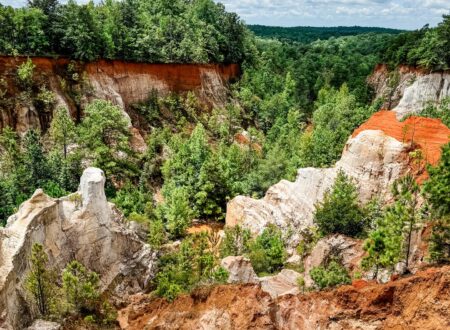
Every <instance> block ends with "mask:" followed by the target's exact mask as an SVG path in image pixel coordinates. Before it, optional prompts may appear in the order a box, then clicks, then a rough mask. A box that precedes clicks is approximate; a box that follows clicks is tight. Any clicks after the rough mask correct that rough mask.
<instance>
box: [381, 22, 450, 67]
mask: <svg viewBox="0 0 450 330" xmlns="http://www.w3.org/2000/svg"><path fill="white" fill-rule="evenodd" d="M449 36H450V16H449V15H443V21H442V22H441V23H439V24H438V26H437V27H436V28H429V26H428V25H425V26H424V27H423V28H422V29H420V30H417V31H411V32H405V33H402V34H400V35H398V36H397V37H396V38H394V39H393V40H392V41H391V42H390V43H389V45H388V47H387V49H386V52H385V54H384V56H383V60H384V61H385V62H388V63H389V64H390V65H391V67H396V66H398V65H399V64H408V65H413V66H421V67H424V68H426V69H429V70H446V69H448V68H449V67H450V41H449V40H450V38H449Z"/></svg>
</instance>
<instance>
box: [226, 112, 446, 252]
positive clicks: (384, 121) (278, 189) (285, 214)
mask: <svg viewBox="0 0 450 330" xmlns="http://www.w3.org/2000/svg"><path fill="white" fill-rule="evenodd" d="M449 136H450V129H449V128H448V127H446V126H445V125H444V124H442V122H441V121H440V120H437V119H431V118H420V117H411V118H409V119H408V120H406V121H405V122H400V121H398V120H397V118H396V116H395V113H394V112H391V111H381V112H378V113H375V114H374V115H373V116H372V117H371V118H370V119H369V120H368V121H367V122H366V123H364V124H363V125H361V127H359V128H358V129H357V130H355V132H354V133H353V135H352V136H351V137H350V138H349V140H348V141H347V144H346V145H345V147H344V151H343V153H342V157H341V159H340V160H339V161H338V162H337V163H336V165H335V166H334V167H332V168H321V169H318V168H303V169H299V170H298V175H297V179H296V181H294V182H289V181H286V180H283V181H281V182H279V183H278V184H276V185H274V186H272V187H271V188H269V190H268V191H267V193H266V195H265V197H264V198H263V199H260V200H255V199H253V198H250V197H246V196H238V197H236V198H234V199H232V200H231V201H230V202H229V203H228V207H227V214H226V225H227V226H235V225H237V224H241V225H242V226H244V227H245V228H248V229H250V230H251V231H252V232H253V233H254V234H258V233H261V232H262V231H263V229H264V228H265V227H266V226H267V225H268V224H270V223H272V224H276V225H277V226H279V227H280V228H281V229H282V230H283V232H285V233H287V232H289V229H294V234H293V235H292V236H291V237H289V242H288V243H289V245H290V247H292V248H293V247H295V246H296V245H297V244H298V242H299V239H300V237H299V235H298V233H299V232H300V231H301V230H302V229H304V228H307V227H309V226H311V225H313V214H314V210H315V204H316V203H318V202H320V201H322V198H323V195H324V193H325V191H327V190H328V189H330V187H331V186H332V184H333V183H334V180H335V178H336V175H337V173H338V171H343V172H344V173H346V174H347V175H348V176H350V177H351V178H353V180H354V183H355V184H356V186H357V189H358V192H359V197H360V201H361V202H363V203H364V202H367V201H369V200H370V199H371V198H372V197H374V196H379V197H381V198H382V199H384V200H385V201H389V199H390V189H391V185H392V183H393V182H394V181H395V180H396V179H398V178H400V177H402V176H403V175H405V174H406V173H412V174H413V175H416V176H417V178H418V181H419V182H420V181H422V180H424V179H425V178H426V176H427V174H426V171H425V165H426V164H427V163H431V164H436V163H437V162H438V161H439V158H440V155H441V147H442V145H444V144H446V143H448V142H449V141H450V140H449ZM417 149H420V150H422V155H423V159H422V160H420V161H419V162H417V160H415V159H411V156H410V152H411V151H412V150H417ZM291 251H292V250H291Z"/></svg>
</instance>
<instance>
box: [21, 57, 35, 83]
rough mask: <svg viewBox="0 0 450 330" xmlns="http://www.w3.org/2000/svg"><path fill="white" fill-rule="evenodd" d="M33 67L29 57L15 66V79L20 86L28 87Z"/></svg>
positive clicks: (31, 79)
mask: <svg viewBox="0 0 450 330" xmlns="http://www.w3.org/2000/svg"><path fill="white" fill-rule="evenodd" d="M35 67H36V66H35V65H34V64H33V61H31V59H30V58H28V59H27V61H26V62H23V63H22V64H20V65H19V66H18V67H17V79H18V80H19V83H20V85H21V86H22V87H24V88H30V87H31V86H32V84H33V72H34V68H35Z"/></svg>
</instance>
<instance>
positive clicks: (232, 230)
mask: <svg viewBox="0 0 450 330" xmlns="http://www.w3.org/2000/svg"><path fill="white" fill-rule="evenodd" d="M224 232H225V237H224V239H223V240H222V243H221V245H220V256H221V257H222V258H225V257H228V256H242V255H244V254H247V253H249V252H250V247H249V245H250V239H251V233H250V231H249V230H248V229H244V228H242V227H241V226H239V225H236V226H234V227H226V228H225V230H224Z"/></svg>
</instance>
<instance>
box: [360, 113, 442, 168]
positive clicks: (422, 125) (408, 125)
mask: <svg viewBox="0 0 450 330" xmlns="http://www.w3.org/2000/svg"><path fill="white" fill-rule="evenodd" d="M365 130H381V131H383V132H384V133H385V134H386V135H388V136H391V137H393V138H395V139H397V140H398V141H401V142H404V143H411V142H412V143H413V144H414V145H415V146H416V147H419V148H420V149H421V150H422V152H423V155H424V158H425V161H426V162H427V163H429V164H432V165H436V164H437V163H438V162H439V159H440V157H441V153H442V150H441V147H442V146H443V145H444V144H446V143H448V142H449V141H450V140H449V136H450V129H449V128H448V127H447V126H445V125H444V124H443V123H442V121H441V120H439V119H433V118H424V117H416V116H413V117H409V118H408V119H406V120H405V121H403V122H400V121H398V119H397V118H396V115H395V112H393V111H380V112H377V113H375V114H373V115H372V117H370V118H369V120H367V121H366V122H365V123H364V124H362V125H361V126H360V127H359V128H358V129H356V130H355V131H354V132H353V135H352V136H353V137H355V136H357V135H358V134H359V133H360V132H362V131H365Z"/></svg>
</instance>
